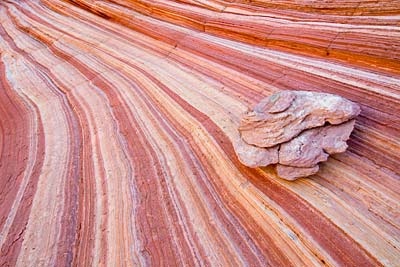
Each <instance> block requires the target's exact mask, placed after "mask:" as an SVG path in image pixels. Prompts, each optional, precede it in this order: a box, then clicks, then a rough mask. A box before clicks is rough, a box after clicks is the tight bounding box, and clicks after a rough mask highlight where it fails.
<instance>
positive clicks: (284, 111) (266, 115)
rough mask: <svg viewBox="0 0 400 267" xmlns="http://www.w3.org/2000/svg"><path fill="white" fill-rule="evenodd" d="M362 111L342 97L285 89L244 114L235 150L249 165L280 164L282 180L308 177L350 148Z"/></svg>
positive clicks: (245, 163) (278, 165) (278, 168)
mask: <svg viewBox="0 0 400 267" xmlns="http://www.w3.org/2000/svg"><path fill="white" fill-rule="evenodd" d="M359 113H360V107H359V106H358V105H357V104H355V103H353V102H351V101H350V100H347V99H345V98H343V97H340V96H337V95H332V94H327V93H315V92H307V91H281V92H279V93H276V94H274V95H272V96H270V97H267V98H265V99H263V100H261V102H260V103H258V104H257V105H256V106H255V107H254V109H253V110H249V111H247V112H246V113H245V114H244V115H243V118H242V120H241V122H240V126H239V133H240V136H241V140H240V141H239V144H237V145H236V146H235V151H236V154H237V156H238V158H239V160H240V161H241V162H242V163H243V164H244V165H246V166H249V167H264V166H268V165H271V164H277V174H278V176H280V177H281V178H284V179H287V180H295V179H297V178H300V177H306V176H309V175H312V174H315V173H316V172H317V171H318V170H319V166H318V163H319V162H322V161H326V160H327V159H328V157H329V155H330V154H335V153H341V152H344V151H345V150H346V149H347V144H346V141H347V140H348V139H349V137H350V134H351V132H352V131H353V128H354V123H355V120H354V118H355V117H356V116H357V115H358V114H359Z"/></svg>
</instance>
